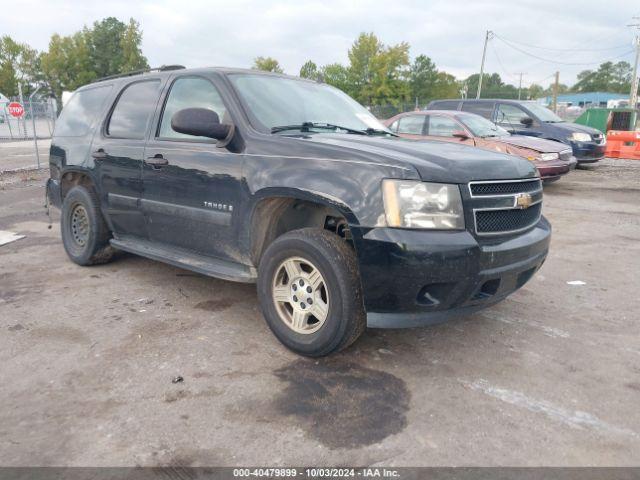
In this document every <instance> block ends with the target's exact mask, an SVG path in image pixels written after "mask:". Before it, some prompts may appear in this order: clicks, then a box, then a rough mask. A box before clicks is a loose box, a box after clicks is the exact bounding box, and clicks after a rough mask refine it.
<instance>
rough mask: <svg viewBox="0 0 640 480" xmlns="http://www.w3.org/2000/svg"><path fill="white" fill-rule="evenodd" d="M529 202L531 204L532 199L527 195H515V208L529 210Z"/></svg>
mask: <svg viewBox="0 0 640 480" xmlns="http://www.w3.org/2000/svg"><path fill="white" fill-rule="evenodd" d="M531 202H533V198H532V197H531V195H529V194H528V193H519V194H518V195H516V207H518V208H522V209H524V208H529V207H530V206H531Z"/></svg>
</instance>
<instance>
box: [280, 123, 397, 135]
mask: <svg viewBox="0 0 640 480" xmlns="http://www.w3.org/2000/svg"><path fill="white" fill-rule="evenodd" d="M311 128H317V129H326V130H344V131H346V132H349V133H353V134H356V135H393V136H394V137H397V136H398V135H396V134H395V133H392V132H387V131H386V130H380V129H376V128H367V129H365V130H358V129H356V128H351V127H343V126H342V125H335V124H333V123H321V122H302V123H301V124H298V125H281V126H278V127H272V128H271V133H278V132H284V131H285V130H300V131H301V132H309V131H310V130H309V129H311Z"/></svg>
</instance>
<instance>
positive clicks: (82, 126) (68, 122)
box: [54, 85, 112, 137]
mask: <svg viewBox="0 0 640 480" xmlns="http://www.w3.org/2000/svg"><path fill="white" fill-rule="evenodd" d="M111 88H112V85H103V86H100V87H95V88H89V89H86V90H80V91H79V92H76V93H74V94H73V96H72V97H71V98H70V99H69V101H68V102H67V104H66V105H65V106H64V108H63V109H62V113H61V114H60V116H59V117H58V120H56V129H55V132H54V136H56V137H82V136H84V135H86V134H87V133H89V132H90V131H91V129H92V127H93V125H94V124H95V121H96V119H97V118H98V115H100V113H101V112H102V108H103V107H104V103H105V101H106V100H107V97H108V96H109V93H110V92H111Z"/></svg>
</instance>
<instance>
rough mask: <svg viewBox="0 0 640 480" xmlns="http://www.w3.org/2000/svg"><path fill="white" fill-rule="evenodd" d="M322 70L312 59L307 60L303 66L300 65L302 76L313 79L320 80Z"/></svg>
mask: <svg viewBox="0 0 640 480" xmlns="http://www.w3.org/2000/svg"><path fill="white" fill-rule="evenodd" d="M319 75H320V71H319V70H318V66H317V65H316V64H315V63H314V62H312V61H311V60H307V61H306V62H305V64H304V65H302V67H300V77H302V78H309V79H311V80H318V76H319Z"/></svg>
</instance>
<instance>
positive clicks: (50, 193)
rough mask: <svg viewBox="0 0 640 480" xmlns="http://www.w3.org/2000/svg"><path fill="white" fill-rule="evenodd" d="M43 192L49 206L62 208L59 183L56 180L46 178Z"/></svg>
mask: <svg viewBox="0 0 640 480" xmlns="http://www.w3.org/2000/svg"><path fill="white" fill-rule="evenodd" d="M45 192H46V193H45V195H46V196H47V198H48V200H49V203H50V204H51V205H53V206H55V207H58V208H62V196H61V192H60V182H59V181H58V180H54V179H53V178H48V179H47V183H46V185H45Z"/></svg>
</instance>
